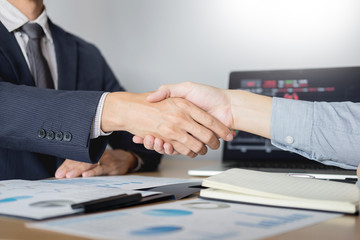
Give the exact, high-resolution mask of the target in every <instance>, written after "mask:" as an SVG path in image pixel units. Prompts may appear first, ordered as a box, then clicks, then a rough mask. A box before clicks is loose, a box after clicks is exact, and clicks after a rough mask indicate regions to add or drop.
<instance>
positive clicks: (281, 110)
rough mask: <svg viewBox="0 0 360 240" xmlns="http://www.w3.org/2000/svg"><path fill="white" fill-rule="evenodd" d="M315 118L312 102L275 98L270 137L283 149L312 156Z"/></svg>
mask: <svg viewBox="0 0 360 240" xmlns="http://www.w3.org/2000/svg"><path fill="white" fill-rule="evenodd" d="M313 118H314V105H313V103H312V102H307V101H300V100H291V99H285V98H277V97H274V98H273V103H272V113H271V127H270V138H271V143H272V144H273V145H274V146H276V147H278V148H280V149H283V150H287V151H291V152H295V153H298V154H300V155H302V156H304V157H307V158H310V159H313V158H312V150H311V144H312V143H311V131H312V126H313Z"/></svg>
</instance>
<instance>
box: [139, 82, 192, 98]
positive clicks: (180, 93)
mask: <svg viewBox="0 0 360 240" xmlns="http://www.w3.org/2000/svg"><path fill="white" fill-rule="evenodd" d="M193 86H194V84H193V83H191V82H183V83H178V84H169V85H162V86H161V87H159V89H158V90H156V91H155V92H153V93H152V94H150V95H149V96H147V98H146V100H147V101H149V102H159V101H162V100H164V99H166V98H170V97H178V98H185V99H186V96H187V95H188V94H189V93H190V92H191V90H192V88H193Z"/></svg>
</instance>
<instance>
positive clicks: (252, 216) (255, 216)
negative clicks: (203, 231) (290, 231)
mask: <svg viewBox="0 0 360 240" xmlns="http://www.w3.org/2000/svg"><path fill="white" fill-rule="evenodd" d="M237 213H239V214H241V215H245V216H246V221H236V225H240V226H244V227H252V228H261V229H269V228H273V227H278V226H281V225H284V224H288V223H292V222H295V221H299V220H303V219H305V218H309V217H311V216H310V215H306V214H290V215H287V216H276V215H269V214H259V213H248V212H237Z"/></svg>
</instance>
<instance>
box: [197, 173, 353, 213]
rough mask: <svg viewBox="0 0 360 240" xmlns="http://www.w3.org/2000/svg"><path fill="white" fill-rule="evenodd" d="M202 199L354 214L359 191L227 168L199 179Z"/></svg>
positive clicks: (330, 183)
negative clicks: (202, 187)
mask: <svg viewBox="0 0 360 240" xmlns="http://www.w3.org/2000/svg"><path fill="white" fill-rule="evenodd" d="M202 185H203V186H204V187H210V188H208V189H203V190H201V191H200V196H201V197H205V198H211V199H217V200H227V201H235V202H245V203H251V204H261V205H269V206H277V207H289V208H300V209H311V210H319V211H331V212H342V213H349V214H355V213H356V212H357V211H358V206H359V205H358V203H359V192H358V188H357V187H356V185H355V184H348V183H341V182H333V181H328V180H320V179H311V178H296V177H291V176H288V175H287V174H284V173H269V172H260V171H252V170H244V169H236V168H234V169H230V170H227V171H225V172H223V173H220V174H218V175H216V176H211V177H209V178H207V179H204V180H203V183H202Z"/></svg>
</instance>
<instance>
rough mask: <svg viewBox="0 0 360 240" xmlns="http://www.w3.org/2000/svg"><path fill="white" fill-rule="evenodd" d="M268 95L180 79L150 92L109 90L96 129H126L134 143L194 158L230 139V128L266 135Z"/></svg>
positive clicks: (105, 130)
mask: <svg viewBox="0 0 360 240" xmlns="http://www.w3.org/2000/svg"><path fill="white" fill-rule="evenodd" d="M271 103H272V102H271V98H269V97H265V96H260V95H256V94H252V93H248V92H245V91H241V90H224V89H219V88H215V87H211V86H207V85H202V84H196V83H192V82H185V83H181V84H174V85H164V86H161V87H160V88H159V89H158V90H157V91H156V92H153V93H144V94H134V93H128V92H114V93H110V94H108V96H107V97H106V99H105V103H104V108H103V113H102V118H101V130H102V131H104V132H111V131H128V132H131V133H132V134H134V135H135V136H134V138H133V141H134V142H135V143H139V144H144V146H145V147H146V148H147V149H151V150H155V151H157V152H159V153H162V154H163V153H166V154H169V155H174V154H183V155H186V156H188V157H196V156H197V155H198V154H200V155H204V154H206V153H207V147H210V148H211V149H217V148H219V146H220V141H219V138H222V139H224V140H225V141H231V140H232V139H233V136H232V134H231V131H230V129H238V130H243V131H248V132H251V133H254V134H258V135H261V136H264V137H268V138H269V136H270V116H271Z"/></svg>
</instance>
